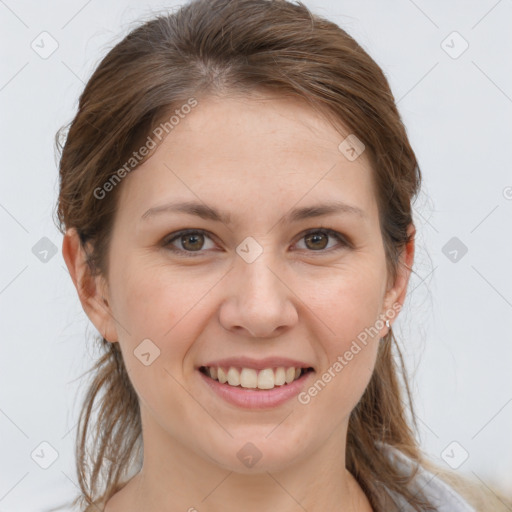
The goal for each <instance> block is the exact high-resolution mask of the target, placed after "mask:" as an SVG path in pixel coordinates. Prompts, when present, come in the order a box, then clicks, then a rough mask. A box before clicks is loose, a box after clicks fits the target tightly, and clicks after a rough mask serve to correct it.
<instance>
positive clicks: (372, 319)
mask: <svg viewBox="0 0 512 512" xmlns="http://www.w3.org/2000/svg"><path fill="white" fill-rule="evenodd" d="M60 178H61V188H60V195H59V203H58V220H59V224H60V228H61V230H62V232H63V233H65V237H64V242H63V255H64V258H65V261H66V264H67V266H68V269H69V271H70V275H71V277H72V279H73V282H74V284H75V286H76V288H77V291H78V294H79V297H80V300H81V303H82V305H83V308H84V310H85V312H86V313H87V315H88V317H89V318H90V320H91V321H92V322H93V324H94V325H95V326H96V328H97V329H98V331H99V332H100V333H101V334H102V339H101V342H102V348H103V350H104V355H103V357H102V358H101V359H100V360H99V361H98V362H97V364H96V365H95V367H94V369H93V371H94V377H93V381H92V383H91V386H90V389H89V392H88V395H87V397H86V401H85V404H84V407H83V410H82V415H81V418H80V424H79V439H78V445H77V469H78V475H79V482H80V486H81V489H82V493H83V496H82V497H81V499H77V503H79V504H80V510H87V511H92V510H104V511H106V512H118V511H123V512H132V511H140V510H144V511H148V512H152V511H157V510H158V511H161V510H169V511H170V510H172V511H175V510H183V511H185V510H188V511H195V510H197V511H217V510H223V511H231V510H235V509H236V510H240V509H243V510H245V511H249V512H251V511H255V510H258V511H260V510H279V511H283V512H288V511H289V512H292V511H299V510H307V511H308V512H316V511H319V510H336V511H344V512H353V511H358V512H363V511H364V512H369V511H378V512H381V511H386V512H389V511H393V510H397V511H398V510H402V511H427V510H437V511H448V510H449V511H451V512H457V511H460V512H463V511H464V512H469V511H472V510H475V509H474V508H472V507H471V506H470V505H469V503H468V502H467V501H465V500H464V499H463V498H462V497H461V496H460V495H459V494H457V493H456V492H455V490H454V489H453V488H452V487H450V486H448V485H447V484H446V483H444V482H443V481H442V480H441V478H440V477H439V474H440V470H439V469H438V468H433V467H431V466H430V465H429V463H428V462H427V460H426V459H425V458H424V457H423V455H422V453H421V451H420V448H419V446H418V444H417V441H416V439H415V437H414V433H413V429H412V425H411V424H410V422H409V419H408V418H409V416H411V415H412V418H411V421H412V424H413V420H414V414H413V413H412V408H411V406H410V405H409V399H410V397H409V393H408V387H407V380H405V381H404V388H405V396H402V394H403V393H402V386H401V385H400V376H401V375H403V372H404V369H403V365H402V364H400V365H398V366H397V363H396V360H397V359H398V361H401V356H400V352H399V350H398V347H397V346H396V343H395V339H394V337H393V333H392V324H393V322H394V321H395V320H396V317H397V315H398V314H399V312H400V309H401V307H402V305H403V303H404V300H405V297H406V293H407V284H408V280H409V276H410V273H411V271H412V265H413V258H414V236H415V228H414V223H413V219H412V213H411V202H412V200H413V199H414V198H415V196H416V194H417V193H418V191H419V187H420V180H421V174H420V170H419V168H418V165H417V162H416V158H415V155H414V152H413V150H412V149H411V146H410V144H409V142H408V140H407V136H406V131H405V128H404V126H403V124H402V122H401V119H400V116H399V114H398V112H397V109H396V106H395V104H394V99H393V96H392V93H391V91H390V89H389V85H388V83H387V80H386V78H385V76H384V75H383V73H382V71H381V70H380V68H379V67H378V66H377V65H376V63H375V62H374V61H373V60H372V59H371V58H370V57H369V55H368V54H367V53H366V52H365V51H364V50H362V48H361V47H360V46H359V45H358V44H357V43H356V42H355V41H354V40H353V39H352V38H351V37H350V36H349V35H348V34H347V33H345V32H344V31H343V30H341V29H340V28H339V27H338V26H336V25H335V24H333V23H331V22H328V21H326V20H324V19H322V18H320V17H318V16H315V15H313V14H312V13H311V12H309V11H308V10H307V8H306V7H305V6H304V5H302V4H299V5H295V4H292V3H289V2H286V1H274V2H271V1H267V0H240V1H226V0H213V1H212V0H199V1H196V2H193V3H190V4H188V5H186V6H184V7H183V8H182V9H180V10H179V11H178V12H176V13H174V14H173V15H169V16H162V17H158V18H156V19H154V20H151V21H149V22H147V23H145V24H144V25H142V26H140V27H139V28H137V29H135V30H133V31H132V32H131V33H130V34H129V35H128V36H127V37H126V38H125V39H124V40H123V41H122V42H120V43H119V44H118V45H117V46H116V47H115V48H113V49H112V50H111V51H110V52H109V54H108V55H107V56H106V57H105V58H104V59H103V61H102V62H101V63H100V65H99V66H98V68H97V69H96V71H95V73H94V74H93V76H92V77H91V79H90V80H89V82H88V84H87V85H86V88H85V90H84V92H83V94H82V96H81V98H80V104H79V110H78V113H77V115H76V117H75V119H74V120H73V122H72V123H71V126H70V129H69V133H68V136H67V140H66V143H65V145H64V147H63V148H62V157H61V161H60ZM394 351H396V353H393V352H394ZM95 405H97V416H94V414H96V413H95V412H93V407H94V406H95ZM91 439H92V442H93V445H92V448H89V447H88V442H89V441H90V440H91ZM429 469H430V471H429ZM493 510H498V508H495V509H493Z"/></svg>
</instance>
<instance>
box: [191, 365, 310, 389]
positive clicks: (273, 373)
mask: <svg viewBox="0 0 512 512" xmlns="http://www.w3.org/2000/svg"><path fill="white" fill-rule="evenodd" d="M199 371H200V372H201V373H202V374H203V375H205V376H206V377H207V378H209V379H211V380H213V381H217V382H219V383H220V384H225V385H227V386H230V387H233V388H243V389H252V390H255V391H257V390H261V391H268V390H272V389H275V388H286V386H289V385H290V384H292V383H293V382H295V381H297V380H299V379H301V378H302V377H303V376H304V375H306V374H308V373H310V372H313V371H314V370H313V368H312V367H307V368H306V367H302V368H301V367H295V366H289V367H285V366H278V367H275V368H264V369H261V370H257V369H254V368H242V367H235V366H230V367H222V366H200V367H199Z"/></svg>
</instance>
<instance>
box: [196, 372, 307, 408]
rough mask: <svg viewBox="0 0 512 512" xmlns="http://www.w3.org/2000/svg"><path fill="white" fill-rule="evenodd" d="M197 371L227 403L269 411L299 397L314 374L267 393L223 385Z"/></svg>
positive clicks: (302, 376) (303, 376)
mask: <svg viewBox="0 0 512 512" xmlns="http://www.w3.org/2000/svg"><path fill="white" fill-rule="evenodd" d="M197 371H198V372H199V375H201V377H202V378H203V380H204V382H205V383H206V384H207V385H208V386H209V387H210V389H212V390H213V391H214V392H215V393H216V394H217V395H219V396H220V397H221V398H223V399H224V400H226V402H229V403H230V404H233V405H236V406H238V407H244V408H247V409H269V408H271V407H277V406H279V405H281V404H283V403H284V402H286V401H288V400H290V399H291V398H293V397H294V396H297V395H298V394H299V393H300V392H301V390H302V389H303V388H304V385H305V382H306V380H307V379H308V378H309V377H310V375H312V374H313V372H312V371H309V372H307V373H305V374H304V375H301V377H300V378H298V379H297V380H294V381H293V382H292V383H290V384H285V385H283V386H278V387H275V388H273V389H269V390H267V391H265V390H260V389H250V388H249V389H247V388H241V387H235V386H230V385H229V384H221V383H220V382H219V381H218V380H213V379H211V378H210V377H207V376H206V375H205V374H204V373H203V372H200V371H199V370H197Z"/></svg>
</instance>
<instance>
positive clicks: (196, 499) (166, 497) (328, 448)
mask: <svg viewBox="0 0 512 512" xmlns="http://www.w3.org/2000/svg"><path fill="white" fill-rule="evenodd" d="M143 432H144V463H143V466H142V469H141V470H140V472H139V473H138V474H137V475H135V477H133V478H132V480H130V482H129V483H128V484H127V485H126V486H125V487H124V488H123V489H122V490H121V491H120V492H119V493H118V494H117V495H116V496H115V497H114V498H113V499H112V500H111V501H109V506H107V508H106V511H105V512H117V510H118V509H119V510H123V512H129V511H131V510H133V511H139V510H145V511H148V512H157V511H161V510H182V511H187V512H202V511H204V510H207V511H208V512H221V511H222V512H239V510H240V509H241V508H242V509H243V510H244V511H245V512H261V510H279V511H280V512H304V510H307V511H308V512H320V511H322V512H326V511H332V512H334V511H336V512H356V511H357V512H362V511H364V512H371V507H370V505H369V502H368V500H367V498H366V496H365V495H364V493H363V491H362V490H361V488H360V486H359V485H358V483H357V481H356V480H355V479H354V477H353V476H352V475H351V474H350V472H349V471H347V469H346V468H345V440H346V426H345V428H343V429H342V430H341V431H340V430H336V432H333V434H334V435H331V436H330V437H329V440H328V442H327V443H325V444H324V445H322V446H319V447H317V449H315V450H313V452H312V453H309V454H307V455H301V454H300V453H298V454H297V457H296V458H295V459H294V460H292V461H289V462H288V463H287V465H286V466H285V467H283V466H282V465H280V466H279V468H278V469H276V468H275V467H273V468H268V467H267V468H265V466H264V464H257V466H255V467H253V468H251V469H250V470H248V471H247V472H245V473H240V472H235V471H233V470H231V469H229V468H223V467H221V466H220V465H218V464H216V463H215V461H213V460H212V459H211V458H209V457H208V455H207V454H198V453H196V452H194V451H191V450H190V449H188V448H187V447H186V446H184V445H182V444H181V443H179V442H178V441H177V440H176V439H174V438H171V437H170V436H169V434H168V433H167V432H165V431H163V430H162V429H161V428H159V427H158V426H157V425H156V424H155V423H152V424H151V425H147V426H146V428H143ZM260 462H264V461H263V458H262V459H261V461H260ZM256 467H259V468H260V469H257V470H256ZM114 504H115V505H117V504H119V505H120V506H119V507H117V506H116V507H114V506H113V505H114Z"/></svg>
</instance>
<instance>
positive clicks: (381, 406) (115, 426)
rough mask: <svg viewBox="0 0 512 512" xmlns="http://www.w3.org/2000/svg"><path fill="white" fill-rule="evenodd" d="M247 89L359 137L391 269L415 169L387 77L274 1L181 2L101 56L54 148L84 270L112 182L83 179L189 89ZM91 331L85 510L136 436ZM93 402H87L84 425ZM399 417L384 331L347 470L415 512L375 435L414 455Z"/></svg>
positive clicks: (109, 206) (61, 206)
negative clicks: (303, 104)
mask: <svg viewBox="0 0 512 512" xmlns="http://www.w3.org/2000/svg"><path fill="white" fill-rule="evenodd" d="M257 90H267V91H273V92H274V93H279V94H281V95H283V96H288V97H295V98H302V99H303V100H305V101H307V102H308V104H309V105H310V106H311V107H312V108H314V109H316V110H318V111H321V112H322V113H323V114H324V115H325V116H326V118H329V119H330V120H331V121H332V122H333V123H334V124H336V123H337V124H338V125H339V124H340V122H341V123H342V125H344V126H345V127H347V128H348V129H349V130H350V133H353V134H355V135H356V136H357V137H358V138H359V139H360V140H361V141H363V142H364V144H365V146H366V152H367V153H366V154H367V155H368V156H369V157H370V160H371V163H372V168H373V171H374V183H375V185H376V194H377V197H376V199H377V203H378V207H379V217H380V224H381V232H382V237H383V241H384V245H385V249H386V261H387V264H388V269H389V275H390V277H391V278H393V279H394V278H395V277H396V275H397V270H398V265H399V255H400V254H401V251H402V250H403V248H404V246H405V244H406V243H407V242H408V241H409V236H408V233H407V228H408V227H409V225H411V224H412V214H411V202H412V200H413V199H414V198H415V196H416V195H417V193H418V191H419V187H420V181H421V174H420V170H419V168H418V165H417V161H416V158H415V155H414V152H413V150H412V148H411V146H410V144H409V141H408V139H407V135H406V130H405V128H404V126H403V124H402V121H401V118H400V115H399V113H398V111H397V108H396V105H395V102H394V98H393V95H392V93H391V90H390V88H389V85H388V82H387V80H386V78H385V76H384V74H383V72H382V71H381V69H380V68H379V66H378V65H377V64H376V63H375V62H374V61H373V60H372V58H371V57H370V56H369V55H368V54H367V53H366V52H365V51H364V50H363V49H362V48H361V47H360V46H359V45H358V44H357V43H356V41H354V39H352V37H350V36H349V35H348V34H347V33H346V32H345V31H343V30H342V29H341V28H340V27H338V26H337V25H336V24H334V23H332V22H329V21H327V20H325V19H323V18H321V17H319V16H317V15H313V14H312V13H311V12H310V11H309V10H308V9H307V8H306V6H305V5H303V4H302V3H300V2H299V3H297V4H292V3H290V2H288V1H285V0H275V1H272V0H198V1H194V2H191V3H189V4H187V5H185V6H184V7H182V8H180V9H179V10H177V11H176V12H175V13H173V14H170V15H161V16H158V17H156V18H154V19H152V20H150V21H148V22H145V23H144V24H142V25H141V26H139V27H138V28H136V29H134V30H133V31H132V32H131V33H129V34H128V35H127V36H126V37H125V38H124V39H123V40H122V41H121V42H120V43H118V44H117V45H116V46H115V47H114V48H113V49H112V50H111V51H110V52H109V53H108V54H107V55H106V56H105V58H104V59H103V60H102V61H101V63H100V64H99V66H98V67H97V69H96V70H95V72H94V73H93V75H92V77H91V78H90V79H89V81H88V83H87V85H86V87H85V90H84V91H83V93H82V95H81V97H80V101H79V107H78V112H77V114H76V116H75V118H74V119H73V121H72V123H71V125H70V127H69V132H68V134H67V138H66V141H65V144H64V146H63V147H62V145H61V144H60V143H59V138H60V136H61V133H58V134H57V146H58V148H59V149H60V150H61V152H62V153H61V159H60V169H59V171H60V194H59V198H58V211H57V216H58V219H57V220H58V223H59V229H60V230H61V231H62V232H63V233H64V232H65V230H66V228H70V227H74V228H76V230H77V232H78V234H79V236H80V239H81V243H82V245H83V247H84V249H85V248H88V249H90V252H89V253H88V263H89V266H90V270H91V273H92V274H94V273H101V274H103V275H104V276H108V265H107V262H108V258H107V254H108V249H109V240H110V234H111V230H112V225H113V220H114V215H115V211H116V205H117V197H118V194H119V190H120V188H121V186H122V183H120V184H119V185H118V186H115V187H113V188H112V190H111V191H109V192H108V194H106V196H105V197H104V198H102V199H101V200H100V199H98V197H97V194H95V190H96V191H97V190H98V189H100V188H102V187H103V186H104V184H105V183H106V182H107V181H108V180H109V179H111V178H112V176H114V174H115V173H116V171H117V170H118V169H120V168H121V167H122V166H123V165H124V164H125V162H127V161H128V160H129V159H130V157H131V156H132V154H133V151H135V150H137V149H138V148H139V147H140V145H141V143H142V141H143V140H145V139H146V137H147V136H148V134H150V133H151V132H152V130H154V129H155V127H156V126H158V123H159V122H161V121H162V120H163V119H165V118H166V116H167V117H169V115H170V114H169V113H170V112H172V111H173V110H174V109H176V108H177V107H179V106H180V105H183V104H186V103H187V101H189V100H190V98H199V100H200V98H201V97H206V96H207V95H208V94H218V95H222V94H226V95H229V94H232V93H240V94H249V93H251V92H254V91H257ZM142 161H144V159H143V160H141V162H142ZM139 163H140V162H139ZM136 167H137V165H135V166H134V168H136ZM100 343H101V350H102V351H103V352H104V354H103V356H102V357H101V358H100V359H99V361H98V362H97V363H96V364H95V365H94V367H93V368H92V369H91V371H92V375H93V380H92V383H91V384H90V388H89V389H88V393H87V395H86V397H85V403H84V405H83V409H82V411H81V415H80V419H79V425H78V439H77V445H76V463H77V472H78V479H79V485H80V488H81V490H82V494H83V496H81V497H78V498H77V500H76V501H75V503H76V502H78V501H80V504H81V506H83V507H86V509H87V510H89V509H90V510H93V508H94V509H95V510H97V508H96V507H93V506H90V507H87V505H88V504H89V505H90V504H94V505H103V506H104V504H105V503H106V502H107V501H108V499H109V498H110V497H111V496H112V495H113V494H115V492H117V490H119V489H120V488H121V487H122V486H123V485H124V484H125V483H126V482H125V481H124V480H123V479H124V478H126V474H127V471H128V469H129V468H130V466H133V464H135V463H136V460H137V456H138V454H139V453H140V452H139V450H140V448H141V423H140V413H139V405H138V399H137V395H136V393H135V391H134V389H133V387H132V385H131V383H130V379H129V378H128V375H127V372H126V368H125V366H124V363H123V359H122V356H121V352H120V350H119V347H118V343H109V342H107V341H106V340H105V339H104V338H103V339H101V341H100ZM394 351H396V356H397V357H395V354H394ZM400 376H403V386H402V385H401V383H400V379H399V377H400ZM404 390H405V397H404V398H403V391H404ZM95 403H97V404H98V406H97V408H98V409H99V412H98V415H97V418H95V428H94V429H92V426H91V423H92V422H93V406H94V404H95ZM409 414H410V419H408V415H409ZM410 420H413V421H412V423H413V424H414V413H413V411H412V403H411V400H410V393H409V388H408V385H407V377H406V375H405V368H404V364H403V361H402V358H401V354H400V351H399V348H398V346H397V344H396V339H395V337H394V335H393V333H392V332H391V331H390V332H389V333H388V334H387V335H386V338H385V341H384V342H383V343H381V346H380V349H379V353H378V358H377V363H376V367H375V371H374V373H373V376H372V378H371V381H370V383H369V385H368V387H367V389H366V390H365V392H364V394H363V396H362V398H361V400H360V402H359V403H358V405H357V406H356V407H355V409H354V410H353V411H352V414H351V417H350V421H349V430H348V438H347V454H346V464H347V468H348V470H349V471H350V472H351V473H352V474H353V475H354V476H355V478H356V479H357V481H358V482H359V484H360V485H361V487H362V489H363V490H364V491H365V493H366V495H367V496H368V499H369V500H370V502H371V505H372V507H373V509H374V510H375V511H378V512H383V511H384V510H386V511H389V510H391V508H392V507H391V505H390V504H391V503H393V502H392V501H390V500H391V499H392V496H393V495H395V496H396V495H399V496H401V497H402V498H403V499H405V500H406V501H407V502H408V503H409V504H410V505H411V506H412V507H413V509H414V510H416V511H427V510H433V508H432V507H431V506H430V505H429V503H428V501H427V499H426V498H425V497H424V496H422V495H421V494H414V493H413V491H412V490H410V489H409V488H408V486H407V484H408V483H409V482H410V481H411V480H412V478H413V477H414V475H415V471H414V470H413V471H412V472H411V473H410V474H401V473H400V472H399V471H398V469H397V468H396V467H395V466H394V465H393V464H392V463H391V461H390V459H389V458H388V457H387V456H386V454H385V453H384V452H383V451H381V450H379V448H378V446H377V444H376V442H377V441H380V442H383V443H387V444H389V445H391V446H393V447H396V448H398V449H399V450H400V451H401V452H403V453H405V454H406V455H407V456H409V457H410V458H411V459H412V460H413V461H415V462H416V463H417V464H420V463H421V461H422V456H421V452H420V450H419V447H418V444H417V441H416V439H415V436H414V431H413V428H412V426H410ZM91 430H92V433H91ZM91 435H92V439H93V446H92V450H88V449H86V445H87V439H88V436H91Z"/></svg>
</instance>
